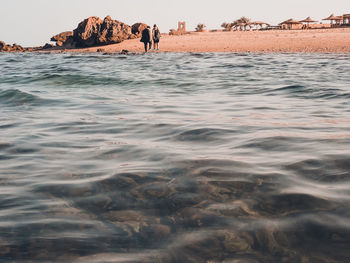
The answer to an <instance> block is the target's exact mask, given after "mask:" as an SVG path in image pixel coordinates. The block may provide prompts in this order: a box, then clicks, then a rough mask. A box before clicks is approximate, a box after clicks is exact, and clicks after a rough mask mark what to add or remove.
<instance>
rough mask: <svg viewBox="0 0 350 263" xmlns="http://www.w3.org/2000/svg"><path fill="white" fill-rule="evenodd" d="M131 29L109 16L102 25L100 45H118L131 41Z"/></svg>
mask: <svg viewBox="0 0 350 263" xmlns="http://www.w3.org/2000/svg"><path fill="white" fill-rule="evenodd" d="M130 35H131V27H130V26H128V25H127V24H124V23H122V22H119V21H117V20H113V19H112V18H111V17H110V16H107V17H106V18H105V19H104V20H103V23H102V25H101V29H100V32H99V36H98V43H97V44H98V45H107V44H116V43H120V42H123V41H124V40H126V39H129V38H130Z"/></svg>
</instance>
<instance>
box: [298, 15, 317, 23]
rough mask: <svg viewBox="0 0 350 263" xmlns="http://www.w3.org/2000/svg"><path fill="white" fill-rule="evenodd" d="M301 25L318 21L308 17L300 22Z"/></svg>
mask: <svg viewBox="0 0 350 263" xmlns="http://www.w3.org/2000/svg"><path fill="white" fill-rule="evenodd" d="M299 22H300V23H308V24H309V23H316V22H317V21H315V20H313V19H311V17H309V16H308V17H307V18H305V19H304V20H301V21H299Z"/></svg>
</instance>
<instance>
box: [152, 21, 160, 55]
mask: <svg viewBox="0 0 350 263" xmlns="http://www.w3.org/2000/svg"><path fill="white" fill-rule="evenodd" d="M152 36H153V50H154V51H155V50H156V49H157V50H159V40H160V31H159V28H158V27H157V25H154V26H153V30H152Z"/></svg>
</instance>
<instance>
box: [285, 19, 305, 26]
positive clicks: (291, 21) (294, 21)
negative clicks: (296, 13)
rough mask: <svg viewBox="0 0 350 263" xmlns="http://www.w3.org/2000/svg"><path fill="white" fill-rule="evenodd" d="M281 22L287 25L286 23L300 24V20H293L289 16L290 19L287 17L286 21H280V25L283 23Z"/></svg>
mask: <svg viewBox="0 0 350 263" xmlns="http://www.w3.org/2000/svg"><path fill="white" fill-rule="evenodd" d="M283 24H287V25H288V24H289V25H299V24H301V22H299V21H296V20H294V19H293V18H291V19H288V20H286V21H284V22H282V23H280V25H283Z"/></svg>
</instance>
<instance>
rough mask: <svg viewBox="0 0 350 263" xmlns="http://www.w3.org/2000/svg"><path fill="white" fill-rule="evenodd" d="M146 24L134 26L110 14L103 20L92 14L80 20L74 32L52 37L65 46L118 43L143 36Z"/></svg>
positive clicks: (60, 45)
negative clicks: (113, 17) (114, 18)
mask: <svg viewBox="0 0 350 263" xmlns="http://www.w3.org/2000/svg"><path fill="white" fill-rule="evenodd" d="M146 27H147V25H146V24H143V23H137V24H134V25H133V26H132V27H130V26H129V25H127V24H125V23H123V22H120V21H118V20H113V19H112V18H111V17H110V16H106V18H105V19H104V20H103V21H102V20H101V19H100V18H99V17H97V16H92V17H89V18H87V19H85V20H84V21H82V22H80V23H79V25H78V27H77V28H76V29H74V30H73V32H71V31H68V32H63V33H60V34H58V35H56V36H53V37H52V38H51V41H54V42H56V45H57V46H59V47H63V48H75V47H93V46H102V45H110V44H117V43H120V42H122V41H124V40H126V39H134V38H138V37H140V36H141V32H142V30H143V29H145V28H146Z"/></svg>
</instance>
